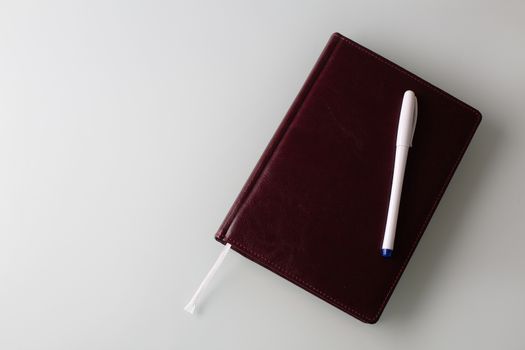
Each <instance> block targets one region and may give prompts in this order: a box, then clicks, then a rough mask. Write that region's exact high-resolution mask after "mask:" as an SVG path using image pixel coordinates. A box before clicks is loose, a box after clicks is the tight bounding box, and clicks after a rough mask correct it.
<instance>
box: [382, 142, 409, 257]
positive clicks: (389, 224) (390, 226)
mask: <svg viewBox="0 0 525 350" xmlns="http://www.w3.org/2000/svg"><path fill="white" fill-rule="evenodd" d="M407 157H408V146H397V147H396V157H395V162H394V174H393V177H392V189H391V192H390V201H389V204H388V214H387V218H386V226H385V235H384V238H383V245H382V249H390V250H393V248H394V240H395V237H396V227H397V217H398V214H399V203H400V200H401V191H402V189H403V178H404V176H405V167H406V163H407Z"/></svg>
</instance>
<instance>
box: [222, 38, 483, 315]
mask: <svg viewBox="0 0 525 350" xmlns="http://www.w3.org/2000/svg"><path fill="white" fill-rule="evenodd" d="M406 90H413V91H414V92H415V94H416V96H417V98H418V105H419V114H418V123H417V128H416V132H415V136H414V140H413V147H412V148H411V149H410V152H409V156H408V163H407V168H406V173H405V180H404V187H403V193H402V197H401V204H400V212H399V218H398V225H397V235H396V240H395V249H394V255H393V257H392V258H391V259H385V258H383V257H381V255H380V249H381V243H382V239H383V231H384V228H385V221H386V216H387V210H388V200H389V196H390V186H391V181H392V173H393V167H394V153H395V139H396V133H397V122H398V118H399V111H400V108H401V102H402V97H403V93H404V92H405V91H406ZM480 121H481V115H480V113H479V112H478V111H477V110H475V109H474V108H472V107H470V106H468V105H467V104H465V103H463V102H461V101H459V100H458V99H456V98H454V97H452V96H450V95H449V94H447V93H445V92H444V91H442V90H440V89H438V88H436V87H435V86H433V85H431V84H429V83H428V82H426V81H424V80H422V79H421V78H419V77H417V76H415V75H414V74H412V73H410V72H408V71H406V70H404V69H403V68H401V67H399V66H397V65H395V64H394V63H392V62H390V61H388V60H386V59H385V58H383V57H381V56H379V55H377V54H375V53H373V52H371V51H370V50H368V49H366V48H364V47H362V46H360V45H358V44H357V43H355V42H353V41H351V40H349V39H347V38H345V37H343V36H342V35H340V34H338V33H335V34H333V35H332V37H331V38H330V40H329V42H328V44H327V46H326V48H325V50H324V51H323V53H322V54H321V56H320V58H319V60H318V61H317V63H316V65H315V67H314V68H313V70H312V72H311V73H310V75H309V77H308V79H307V80H306V82H305V84H304V86H303V88H302V89H301V91H300V93H299V95H298V96H297V98H296V99H295V101H294V103H293V104H292V106H291V108H290V110H289V111H288V113H287V114H286V116H285V118H284V120H283V121H282V123H281V125H280V126H279V128H278V129H277V131H276V133H275V135H274V136H273V138H272V139H271V141H270V144H269V145H268V147H267V148H266V150H265V151H264V153H263V155H262V157H261V159H260V160H259V162H258V163H257V165H256V167H255V169H254V170H253V172H252V174H251V176H250V177H249V179H248V181H247V183H246V184H245V186H244V187H243V189H242V191H241V193H240V194H239V196H238V197H237V199H236V201H235V202H234V204H233V206H232V208H231V210H230V212H229V213H228V215H227V216H226V218H225V220H224V222H223V224H222V225H221V227H220V228H219V230H218V232H217V234H216V236H215V237H216V239H217V240H218V241H220V242H221V243H226V242H227V243H230V244H231V245H232V248H233V249H234V250H236V251H237V252H239V253H240V254H242V255H244V256H246V257H247V258H249V259H251V260H253V261H254V262H256V263H258V264H260V265H262V266H264V267H266V268H268V269H270V270H271V271H273V272H275V273H277V274H279V275H281V276H282V277H284V278H286V279H288V280H289V281H291V282H293V283H295V284H296V285H298V286H300V287H302V288H304V289H305V290H307V291H309V292H311V293H312V294H314V295H316V296H318V297H319V298H321V299H324V300H325V301H327V302H328V303H330V304H332V305H334V306H336V307H338V308H339V309H341V310H343V311H345V312H347V313H348V314H350V315H352V316H354V317H356V318H358V319H360V320H362V321H364V322H368V323H375V322H377V320H378V319H379V316H380V315H381V312H382V311H383V309H384V307H385V304H386V303H387V301H388V299H389V297H390V295H391V294H392V291H393V289H394V287H395V286H396V284H397V282H398V280H399V278H400V276H401V274H402V272H403V270H404V269H405V266H406V265H407V263H408V261H409V259H410V257H411V255H412V253H413V252H414V249H415V248H416V245H417V243H418V241H419V240H420V238H421V236H422V234H423V232H424V230H425V228H426V227H427V225H428V222H429V220H430V218H431V217H432V214H433V213H434V211H435V209H436V206H437V205H438V202H439V200H440V199H441V197H442V195H443V192H444V191H445V188H446V187H447V185H448V183H449V181H450V179H451V177H452V174H453V173H454V171H455V170H456V167H457V166H458V163H459V161H460V160H461V158H462V156H463V154H464V152H465V150H466V148H467V146H468V144H469V142H470V140H471V138H472V136H473V135H474V132H475V130H476V128H477V126H478V125H479V123H480Z"/></svg>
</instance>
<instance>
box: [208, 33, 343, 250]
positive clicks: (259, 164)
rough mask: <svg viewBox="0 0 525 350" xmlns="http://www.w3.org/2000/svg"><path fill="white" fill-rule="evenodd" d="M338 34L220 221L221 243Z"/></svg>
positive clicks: (332, 48) (331, 41) (315, 78)
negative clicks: (224, 216)
mask: <svg viewBox="0 0 525 350" xmlns="http://www.w3.org/2000/svg"><path fill="white" fill-rule="evenodd" d="M340 39H341V37H340V35H338V34H333V35H332V37H331V38H330V40H329V41H328V43H327V44H326V46H325V48H324V50H323V52H322V53H321V55H320V56H319V58H318V59H317V62H316V63H315V65H314V67H313V69H312V71H311V72H310V74H309V75H308V78H307V79H306V81H305V83H304V84H303V87H302V88H301V90H300V91H299V94H298V95H297V97H296V98H295V100H294V102H293V103H292V105H291V106H290V109H289V110H288V112H287V113H286V115H285V117H284V118H283V120H282V121H281V123H280V124H279V127H278V128H277V130H276V132H275V134H274V135H273V137H272V139H271V140H270V143H269V144H268V146H267V147H266V149H265V150H264V152H263V154H262V156H261V158H260V159H259V161H258V162H257V164H256V166H255V168H254V169H253V171H252V173H251V174H250V176H249V178H248V180H247V181H246V183H245V185H244V186H243V188H242V189H241V192H240V193H239V195H238V196H237V198H236V199H235V201H234V203H233V205H232V207H231V209H230V211H229V212H228V214H227V215H226V218H225V219H224V221H223V222H222V224H221V226H220V227H219V230H218V231H217V233H216V234H215V239H216V240H217V241H219V242H221V243H223V244H226V243H227V242H228V235H227V233H228V229H229V227H230V225H231V224H232V222H233V220H234V218H235V216H236V215H237V213H238V212H239V210H240V208H241V207H242V204H243V203H244V201H245V200H246V198H247V197H248V196H249V194H250V192H251V190H252V189H253V188H254V186H255V184H256V183H257V180H258V179H259V178H260V175H261V174H262V172H263V171H264V169H265V168H266V165H267V164H268V162H269V160H270V159H271V157H272V155H273V153H274V151H275V149H276V148H277V146H278V145H279V143H280V142H281V140H282V139H283V137H284V135H285V134H286V131H287V130H288V127H289V126H290V124H291V123H292V121H293V119H294V117H295V115H296V114H297V112H298V111H299V110H300V108H301V106H302V105H303V103H304V101H305V100H306V98H307V97H308V94H309V93H310V91H311V89H312V87H313V86H314V85H315V82H316V81H317V79H318V77H319V76H320V74H321V72H322V71H323V68H324V67H325V65H326V63H327V62H328V61H329V59H330V57H331V56H332V54H333V52H334V51H335V49H336V47H337V46H338V44H339V43H340Z"/></svg>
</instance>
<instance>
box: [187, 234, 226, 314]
mask: <svg viewBox="0 0 525 350" xmlns="http://www.w3.org/2000/svg"><path fill="white" fill-rule="evenodd" d="M230 248H231V244H230V243H226V245H225V246H224V248H222V251H221V253H220V254H219V257H218V258H217V260H216V261H215V264H213V266H212V267H211V269H210V271H208V274H207V275H206V277H204V279H203V280H202V282H201V284H200V285H199V288H197V290H196V291H195V294H193V296H192V297H191V299H190V302H189V303H188V305H186V306H185V307H184V310H186V311H187V312H189V313H190V314H193V313H194V312H195V306H196V304H197V300H198V299H199V296H200V294H201V293H202V291H203V290H204V288H206V286H207V285H208V283H209V282H210V280H211V279H212V278H213V275H215V272H217V270H218V269H219V267H220V266H221V264H222V262H223V261H224V258H225V257H226V254H228V252H229V251H230Z"/></svg>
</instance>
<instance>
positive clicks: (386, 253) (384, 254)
mask: <svg viewBox="0 0 525 350" xmlns="http://www.w3.org/2000/svg"><path fill="white" fill-rule="evenodd" d="M381 256H382V257H383V258H391V257H392V249H381Z"/></svg>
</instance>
